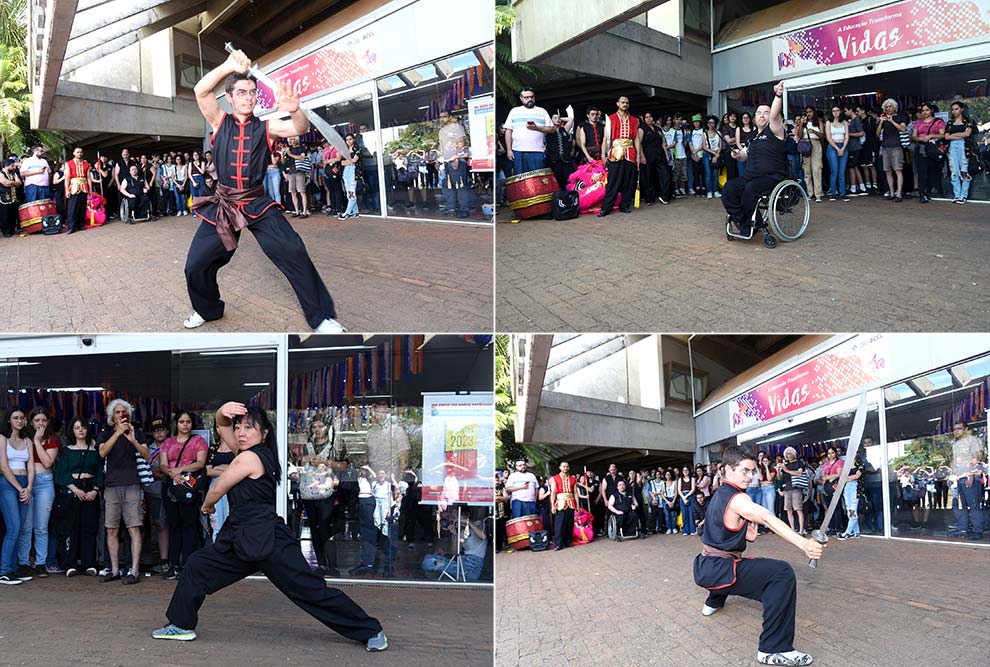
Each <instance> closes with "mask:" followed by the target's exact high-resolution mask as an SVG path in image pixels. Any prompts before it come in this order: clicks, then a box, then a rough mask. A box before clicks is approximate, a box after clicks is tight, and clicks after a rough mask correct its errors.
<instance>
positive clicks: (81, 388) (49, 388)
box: [21, 387, 106, 393]
mask: <svg viewBox="0 0 990 667" xmlns="http://www.w3.org/2000/svg"><path fill="white" fill-rule="evenodd" d="M45 391H70V392H73V391H106V389H104V388H103V387H48V388H47V389H45ZM21 393H25V391H24V390H23V389H21Z"/></svg>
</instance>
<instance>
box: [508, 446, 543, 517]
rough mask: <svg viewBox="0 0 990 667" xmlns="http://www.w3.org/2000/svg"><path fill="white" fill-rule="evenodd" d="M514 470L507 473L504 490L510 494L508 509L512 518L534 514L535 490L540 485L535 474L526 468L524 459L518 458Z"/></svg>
mask: <svg viewBox="0 0 990 667" xmlns="http://www.w3.org/2000/svg"><path fill="white" fill-rule="evenodd" d="M515 468H516V469H515V472H513V473H512V474H511V475H509V479H508V480H506V482H505V490H506V491H507V492H508V493H509V494H510V496H509V498H510V502H509V505H510V509H511V511H512V518H513V519H518V518H519V517H521V516H529V515H531V514H536V492H537V489H538V488H539V486H540V482H539V480H537V479H536V475H534V474H533V473H531V472H528V471H527V470H526V461H525V460H523V459H519V460H518V461H516V463H515Z"/></svg>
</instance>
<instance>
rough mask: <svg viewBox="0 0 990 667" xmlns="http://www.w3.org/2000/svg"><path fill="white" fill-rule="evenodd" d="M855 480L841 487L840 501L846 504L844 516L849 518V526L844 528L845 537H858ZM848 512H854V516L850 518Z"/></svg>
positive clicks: (857, 501) (857, 502) (857, 504)
mask: <svg viewBox="0 0 990 667" xmlns="http://www.w3.org/2000/svg"><path fill="white" fill-rule="evenodd" d="M857 486H859V484H857V480H850V481H848V482H846V485H845V486H844V487H842V500H844V501H845V504H846V516H847V517H848V518H849V524H848V525H847V526H846V534H847V535H859V512H858V511H857V510H858V509H859V500H858V499H857V498H856V487H857ZM850 512H854V513H855V514H856V516H850Z"/></svg>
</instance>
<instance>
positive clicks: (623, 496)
mask: <svg viewBox="0 0 990 667" xmlns="http://www.w3.org/2000/svg"><path fill="white" fill-rule="evenodd" d="M613 497H614V498H615V500H614V502H613V503H612V504H613V505H614V506H615V509H617V510H619V511H620V512H626V513H628V512H630V511H631V510H632V496H630V495H629V493H628V492H626V493H619V492H618V491H616V492H615V494H614V496H613Z"/></svg>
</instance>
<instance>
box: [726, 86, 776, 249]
mask: <svg viewBox="0 0 990 667" xmlns="http://www.w3.org/2000/svg"><path fill="white" fill-rule="evenodd" d="M773 91H774V95H775V97H774V100H773V104H771V105H770V106H767V105H765V104H761V105H760V106H758V107H757V108H756V114H755V115H754V118H753V122H754V123H755V125H756V131H755V132H754V133H753V134H752V135H751V136H750V139H749V141H748V142H747V144H746V146H743V147H742V148H738V149H733V151H732V157H734V158H735V159H736V160H739V161H740V162H745V163H746V173H745V174H744V175H742V176H739V177H738V178H733V179H732V180H731V181H729V182H728V183H726V184H725V188H724V189H723V190H722V206H724V207H725V212H726V213H727V214H728V217H729V219H730V220H731V221H732V222H733V224H735V226H736V227H737V228H738V229H739V233H740V234H741V235H742V236H750V235H751V233H752V229H751V227H752V219H753V213H754V212H755V211H756V206H757V203H758V202H759V200H760V197H762V196H764V195H766V194H768V193H769V192H770V191H771V190H773V188H774V186H776V185H777V184H778V183H780V182H781V181H783V180H786V179H787V149H786V139H787V126H786V124H785V123H784V115H783V106H784V82H783V81H781V82H780V83H778V84H777V85H776V86H774V87H773Z"/></svg>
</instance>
